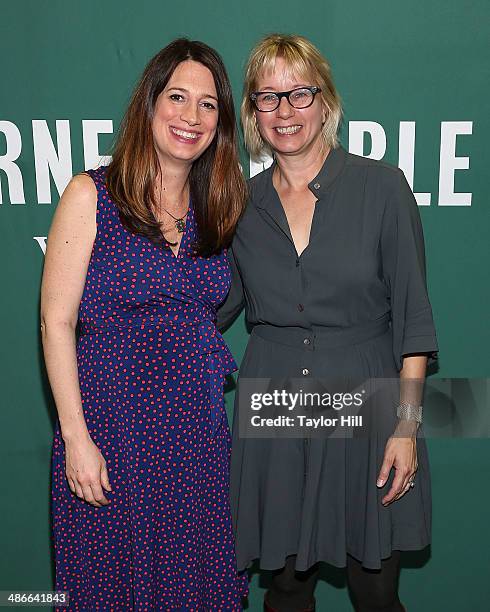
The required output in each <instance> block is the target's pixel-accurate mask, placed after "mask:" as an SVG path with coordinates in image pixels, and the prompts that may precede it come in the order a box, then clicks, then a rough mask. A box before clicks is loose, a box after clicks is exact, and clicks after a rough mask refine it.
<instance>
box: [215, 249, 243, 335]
mask: <svg viewBox="0 0 490 612" xmlns="http://www.w3.org/2000/svg"><path fill="white" fill-rule="evenodd" d="M228 260H229V262H230V266H231V273H232V281H231V287H230V291H229V293H228V296H227V298H226V299H225V301H224V302H223V303H222V304H221V306H220V307H219V308H218V313H217V314H218V320H217V322H216V325H217V327H218V329H219V330H220V331H224V330H225V329H227V328H228V327H229V326H230V325H231V324H232V323H233V321H234V320H235V319H236V318H237V316H238V315H239V314H240V311H241V310H242V308H243V307H244V304H245V298H244V293H243V284H242V279H241V276H240V271H239V269H238V266H237V263H236V260H235V256H234V254H233V246H230V248H229V249H228Z"/></svg>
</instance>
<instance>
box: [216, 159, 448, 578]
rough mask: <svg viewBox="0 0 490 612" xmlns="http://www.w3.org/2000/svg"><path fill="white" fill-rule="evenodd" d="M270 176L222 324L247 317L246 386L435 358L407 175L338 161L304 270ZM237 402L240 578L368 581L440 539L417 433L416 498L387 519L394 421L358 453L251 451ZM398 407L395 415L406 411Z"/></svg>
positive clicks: (304, 446)
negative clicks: (354, 575) (286, 568)
mask: <svg viewBox="0 0 490 612" xmlns="http://www.w3.org/2000/svg"><path fill="white" fill-rule="evenodd" d="M272 171H273V167H271V168H270V169H268V170H265V171H264V172H262V173H260V174H259V175H257V176H255V177H254V178H252V179H251V180H250V181H249V185H250V190H251V191H250V199H249V203H248V205H247V208H246V210H245V213H244V215H243V217H242V218H241V220H240V222H239V224H238V228H237V232H236V235H235V237H234V241H233V244H232V248H231V249H230V250H229V256H230V261H231V264H232V267H233V275H234V280H233V285H232V288H231V290H230V293H229V296H228V298H227V300H226V301H225V303H224V304H223V306H222V307H221V309H220V310H219V311H218V326H219V327H220V329H226V327H227V326H228V325H229V324H230V323H231V322H232V321H233V319H234V318H235V317H236V316H237V314H238V313H239V312H240V310H241V309H242V308H243V306H245V311H246V319H247V322H248V324H249V325H250V326H251V327H252V332H251V335H250V339H249V342H248V345H247V349H246V352H245V355H244V358H243V361H242V364H241V367H240V371H239V381H240V378H242V379H243V378H247V379H249V378H266V377H276V378H277V377H279V378H280V377H283V378H284V377H299V378H301V377H310V378H311V377H315V378H329V377H330V378H331V377H343V376H344V377H350V378H352V379H359V378H363V377H364V378H370V377H372V378H375V377H378V378H388V377H395V378H398V376H399V374H398V373H399V370H400V369H401V367H402V361H403V356H404V355H408V354H413V353H428V354H429V361H432V360H434V359H436V358H437V348H438V347H437V341H436V336H435V330H434V324H433V320H432V310H431V306H430V303H429V299H428V296H427V289H426V280H425V255H424V241H423V233H422V226H421V222H420V216H419V212H418V208H417V204H416V202H415V199H414V196H413V194H412V192H411V190H410V187H409V186H408V184H407V182H406V180H405V177H404V175H403V173H402V171H401V170H399V169H398V168H395V167H392V166H390V165H388V164H385V163H382V162H379V161H374V160H370V159H365V158H362V157H358V156H355V155H351V154H349V153H347V152H346V151H345V150H344V149H343V148H342V147H339V148H337V149H333V150H331V152H330V153H329V155H328V157H327V159H326V161H325V164H324V166H323V168H322V169H321V171H320V172H319V174H318V176H317V177H316V178H315V179H314V180H313V181H312V182H311V183H310V184H309V188H310V190H311V191H312V192H313V193H314V194H315V196H316V197H317V202H316V204H315V211H314V216H313V221H312V227H311V234H310V241H309V245H308V247H307V248H306V249H305V250H304V251H303V253H302V254H301V256H300V257H298V256H297V253H296V250H295V247H294V243H293V240H292V237H291V233H290V230H289V226H288V222H287V219H286V215H285V213H284V209H283V207H282V205H281V202H280V200H279V197H278V194H277V192H276V190H275V188H274V186H273V183H272ZM239 390H240V382H239V383H238V389H237V394H236V399H235V415H234V426H233V452H232V464H231V502H232V514H233V523H234V528H235V535H236V554H237V562H238V568H239V569H240V570H241V569H244V568H246V567H248V566H249V565H250V564H251V562H252V561H253V560H254V559H260V566H261V567H262V568H263V569H277V568H280V567H282V566H283V565H284V563H285V558H286V557H287V556H288V555H293V554H295V555H297V560H296V569H297V570H306V569H307V568H309V567H311V566H312V565H313V564H314V563H316V562H317V561H325V562H328V563H330V564H332V565H335V566H337V567H344V566H345V565H346V554H347V553H349V554H350V555H353V556H354V557H355V558H357V559H358V560H359V561H361V562H362V564H363V566H364V567H366V568H370V569H379V568H380V567H381V559H385V558H387V557H389V556H390V555H391V551H392V550H395V549H396V550H418V549H422V548H424V547H425V546H426V545H428V544H429V543H430V539H431V485H430V472H429V461H428V454H427V446H426V442H425V439H424V438H423V428H421V429H419V434H418V442H417V452H418V465H419V467H418V471H417V473H416V477H415V483H416V484H415V486H414V487H413V488H411V489H410V490H409V491H408V492H407V493H406V494H405V495H404V496H403V497H402V498H401V499H399V500H397V501H395V502H393V503H392V504H390V505H389V506H387V507H384V506H382V504H381V499H382V497H384V495H386V493H387V492H388V490H389V488H390V485H391V482H392V479H393V476H394V472H395V470H391V475H390V478H389V480H388V482H387V484H386V485H385V486H384V487H383V488H381V489H378V488H377V487H376V478H377V475H378V472H379V469H380V467H381V464H382V461H383V454H384V449H385V444H386V441H387V438H388V436H389V435H390V433H391V432H392V431H393V428H394V426H395V421H396V406H394V407H392V410H393V415H392V416H393V418H392V419H391V420H390V419H384V421H383V423H384V425H383V427H382V431H378V433H377V435H371V436H369V437H358V438H356V437H354V438H351V439H340V438H337V439H332V438H330V439H328V438H327V439H309V440H303V439H300V438H297V439H250V438H240V437H239V435H238V414H237V411H238V403H239V402H238V397H239ZM395 403H396V401H395Z"/></svg>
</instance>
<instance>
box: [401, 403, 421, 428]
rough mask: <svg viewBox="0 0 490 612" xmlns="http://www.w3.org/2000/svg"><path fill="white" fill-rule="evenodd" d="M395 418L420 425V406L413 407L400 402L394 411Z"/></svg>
mask: <svg viewBox="0 0 490 612" xmlns="http://www.w3.org/2000/svg"><path fill="white" fill-rule="evenodd" d="M396 416H397V417H398V418H399V419H402V420H403V421H417V423H422V406H415V405H414V404H409V403H408V402H400V405H399V406H398V408H397V409H396Z"/></svg>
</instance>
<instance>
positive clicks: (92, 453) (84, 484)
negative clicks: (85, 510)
mask: <svg viewBox="0 0 490 612" xmlns="http://www.w3.org/2000/svg"><path fill="white" fill-rule="evenodd" d="M65 457H66V478H67V480H68V484H69V486H70V490H71V492H72V493H75V495H77V496H78V497H79V498H80V499H84V500H85V501H86V502H87V503H89V504H91V505H92V506H95V507H96V508H100V507H101V506H107V505H108V504H110V503H111V502H110V500H109V499H107V497H106V496H105V495H104V491H103V490H102V487H103V488H104V489H105V490H106V491H112V488H111V485H110V483H109V475H108V473H107V467H106V462H105V459H104V457H103V456H102V453H101V452H100V450H99V449H98V447H97V446H96V444H94V442H93V441H92V439H91V438H90V437H88V438H84V439H83V440H73V441H71V442H66V441H65Z"/></svg>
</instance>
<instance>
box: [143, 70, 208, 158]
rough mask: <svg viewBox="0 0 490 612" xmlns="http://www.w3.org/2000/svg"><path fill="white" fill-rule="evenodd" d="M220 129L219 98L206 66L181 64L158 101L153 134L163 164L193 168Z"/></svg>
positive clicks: (153, 122) (153, 121)
mask: <svg viewBox="0 0 490 612" xmlns="http://www.w3.org/2000/svg"><path fill="white" fill-rule="evenodd" d="M217 126H218V95H217V93H216V86H215V84H214V78H213V75H212V73H211V71H210V70H209V68H206V66H203V64H200V63H199V62H195V61H193V60H186V61H185V62H181V63H180V64H179V65H178V66H177V68H176V69H175V70H174V72H173V74H172V76H171V77H170V80H169V81H168V83H167V85H166V87H165V89H164V90H163V91H162V92H161V93H160V95H159V96H158V98H157V101H156V104H155V108H154V113H153V120H152V132H153V142H154V145H155V150H156V152H157V155H158V159H159V160H160V163H161V164H162V163H163V164H165V162H166V161H167V162H168V161H170V160H171V161H172V162H174V163H175V162H183V163H186V164H191V163H192V162H193V161H195V160H196V159H197V158H198V157H200V155H202V153H203V152H204V151H205V150H206V149H207V148H208V146H209V145H210V144H211V142H212V140H213V138H214V136H215V134H216V130H217Z"/></svg>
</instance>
